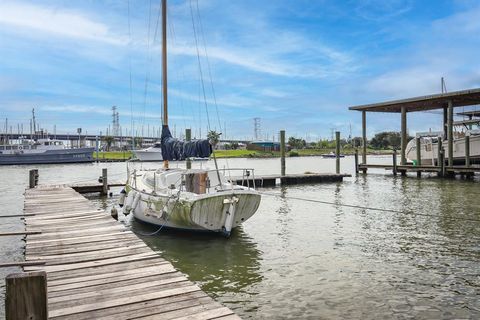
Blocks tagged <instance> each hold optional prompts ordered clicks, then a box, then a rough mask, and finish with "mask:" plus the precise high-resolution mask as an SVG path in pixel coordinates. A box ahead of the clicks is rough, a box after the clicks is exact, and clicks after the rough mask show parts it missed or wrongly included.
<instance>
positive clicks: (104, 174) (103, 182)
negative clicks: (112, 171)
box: [102, 168, 108, 195]
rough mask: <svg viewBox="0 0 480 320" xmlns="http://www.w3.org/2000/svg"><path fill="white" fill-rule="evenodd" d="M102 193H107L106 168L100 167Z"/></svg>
mask: <svg viewBox="0 0 480 320" xmlns="http://www.w3.org/2000/svg"><path fill="white" fill-rule="evenodd" d="M102 184H103V188H102V194H103V195H107V194H108V181H107V168H103V169H102Z"/></svg>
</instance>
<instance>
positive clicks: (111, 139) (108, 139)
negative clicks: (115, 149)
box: [103, 136, 115, 151]
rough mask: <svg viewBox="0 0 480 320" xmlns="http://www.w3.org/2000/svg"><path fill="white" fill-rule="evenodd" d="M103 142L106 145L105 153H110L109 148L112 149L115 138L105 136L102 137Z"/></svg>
mask: <svg viewBox="0 0 480 320" xmlns="http://www.w3.org/2000/svg"><path fill="white" fill-rule="evenodd" d="M103 141H104V142H105V143H106V144H107V151H110V148H111V147H112V144H113V141H115V138H114V137H112V136H105V137H103Z"/></svg>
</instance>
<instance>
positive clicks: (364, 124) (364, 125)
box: [362, 111, 367, 173]
mask: <svg viewBox="0 0 480 320" xmlns="http://www.w3.org/2000/svg"><path fill="white" fill-rule="evenodd" d="M362 144H363V145H362V148H363V152H362V164H364V165H366V164H367V112H366V111H362ZM362 171H363V173H366V172H367V168H363V169H362Z"/></svg>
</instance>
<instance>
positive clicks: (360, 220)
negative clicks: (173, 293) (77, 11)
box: [0, 157, 480, 319]
mask: <svg viewBox="0 0 480 320" xmlns="http://www.w3.org/2000/svg"><path fill="white" fill-rule="evenodd" d="M369 161H370V160H369ZM371 161H372V162H377V163H382V162H387V163H390V158H382V157H372V158H371ZM279 162H280V160H279V159H261V160H260V159H236V160H228V163H227V161H226V160H220V166H221V167H223V166H227V167H231V168H234V167H245V166H246V167H253V168H255V169H256V173H257V174H270V173H277V172H278V171H279ZM334 163H335V160H334V159H320V158H317V157H312V158H291V159H287V172H289V173H303V172H305V171H312V172H333V171H334ZM148 166H154V165H152V164H149V165H148ZM203 166H204V167H205V166H208V167H213V165H212V164H211V163H208V164H203ZM37 167H38V169H39V173H40V182H41V183H71V182H80V181H85V182H87V181H94V180H95V179H96V178H97V177H98V176H99V175H100V172H101V168H102V167H107V168H108V169H109V173H110V174H111V180H117V179H120V178H124V177H125V172H126V166H125V164H124V163H113V164H99V165H97V164H88V165H65V166H49V165H48V166H47V165H45V166H37ZM28 169H29V167H23V166H19V167H0V204H1V205H2V208H3V210H2V211H3V214H19V213H21V212H22V208H23V196H22V193H23V190H24V188H25V187H26V184H27V180H28V174H27V171H28ZM342 169H343V170H342V171H344V172H349V173H351V172H352V171H353V159H352V158H348V157H347V158H345V159H342ZM262 192H266V193H268V194H276V195H278V196H271V195H265V196H263V197H262V203H261V205H260V208H259V210H258V212H257V213H256V214H255V216H254V217H252V218H251V219H250V220H249V221H247V222H246V223H245V224H244V225H243V227H242V228H240V229H237V230H236V232H234V233H233V235H232V237H231V238H230V239H223V238H222V237H219V236H211V235H205V234H188V233H178V232H166V231H165V232H164V231H162V232H161V233H160V234H159V235H158V236H155V237H143V239H144V241H145V242H146V243H147V244H148V245H149V246H151V247H152V248H153V249H154V250H156V251H158V252H160V253H161V254H162V255H163V256H164V257H165V258H166V259H168V260H169V261H171V262H172V263H173V264H174V265H175V266H176V267H177V268H178V269H180V270H181V271H183V272H184V273H186V274H187V275H188V276H189V277H190V279H191V280H193V281H196V282H198V283H199V284H200V286H201V287H202V288H203V290H205V291H206V292H208V293H209V294H210V295H212V296H214V297H215V298H217V299H218V300H219V301H221V302H223V303H225V304H226V305H227V306H228V307H230V308H232V309H234V310H235V311H236V312H237V313H238V314H239V315H240V316H242V317H243V318H252V319H265V318H275V319H281V318H304V319H307V318H310V319H321V318H325V319H332V318H349V319H350V318H356V319H365V318H371V319H379V318H416V319H422V318H423V319H426V318H428V319H438V318H447V319H451V318H471V319H478V318H480V299H479V297H480V181H478V178H477V180H476V181H465V180H460V179H457V180H440V179H437V178H435V177H434V176H431V177H428V178H422V179H417V178H416V177H414V176H410V177H407V178H402V177H397V178H394V177H392V176H390V175H389V174H388V173H387V174H385V173H384V171H381V170H380V171H376V172H374V171H372V172H371V173H369V174H368V175H367V176H359V177H352V178H347V179H345V181H344V182H343V183H338V184H335V183H334V184H319V185H304V186H292V187H283V188H280V187H277V188H272V189H263V190H262ZM292 198H305V199H318V200H322V201H327V202H332V203H333V205H328V204H321V203H314V202H306V201H303V200H298V199H292ZM92 201H95V202H96V203H97V205H98V206H99V207H105V208H108V207H109V206H111V204H112V203H114V202H115V201H116V195H114V197H113V198H108V199H100V198H95V197H92ZM341 204H351V205H360V206H366V207H375V208H388V209H394V210H397V211H399V212H385V211H373V210H365V209H356V208H349V207H343V206H341ZM1 222H2V223H1V224H0V231H2V232H5V231H7V230H19V229H21V228H22V223H21V222H20V220H19V219H17V218H10V219H2V221H1ZM122 222H123V223H125V224H127V225H129V226H130V227H131V228H132V229H134V230H136V231H140V232H153V231H155V230H156V228H155V227H151V226H146V225H143V224H140V223H138V222H136V221H134V220H132V219H131V217H127V218H123V217H122ZM0 245H1V252H2V256H3V258H2V261H12V260H21V259H22V258H23V256H22V242H21V241H20V237H10V238H8V239H7V238H0ZM16 271H18V269H16V268H11V269H8V270H7V269H2V270H0V272H1V274H0V278H1V281H2V288H1V291H2V294H3V290H4V283H3V278H4V277H5V275H6V274H8V273H9V272H16ZM1 303H3V296H2V297H1ZM2 309H3V306H2ZM2 312H3V310H2Z"/></svg>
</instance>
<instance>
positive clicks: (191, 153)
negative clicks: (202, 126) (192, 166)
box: [161, 125, 212, 161]
mask: <svg viewBox="0 0 480 320" xmlns="http://www.w3.org/2000/svg"><path fill="white" fill-rule="evenodd" d="M161 142H162V157H163V160H168V161H173V160H185V159H187V158H208V157H210V155H211V154H212V146H211V145H210V143H209V142H208V140H206V139H203V140H192V141H182V140H179V139H176V138H173V137H172V134H171V133H170V129H169V128H168V126H165V125H164V126H163V127H162V137H161Z"/></svg>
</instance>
